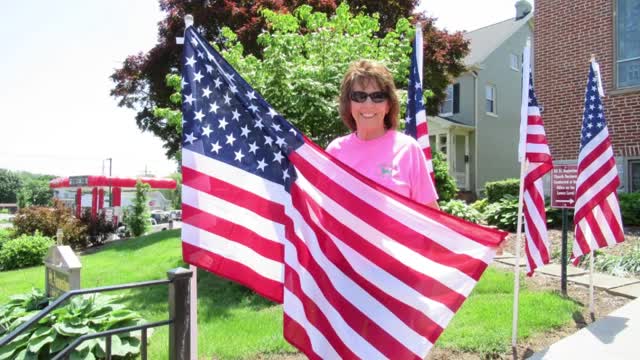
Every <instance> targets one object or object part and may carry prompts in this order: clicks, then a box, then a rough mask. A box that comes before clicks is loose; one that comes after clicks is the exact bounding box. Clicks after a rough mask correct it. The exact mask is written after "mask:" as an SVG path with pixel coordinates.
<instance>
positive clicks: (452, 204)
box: [440, 199, 482, 224]
mask: <svg viewBox="0 0 640 360" xmlns="http://www.w3.org/2000/svg"><path fill="white" fill-rule="evenodd" d="M440 209H441V210H442V211H444V212H446V213H448V214H451V215H453V216H457V217H459V218H461V219H464V220H467V221H471V222H474V223H476V224H477V223H479V222H480V220H482V216H481V214H480V212H479V211H478V210H476V209H474V208H473V207H471V206H470V205H468V204H467V203H466V202H464V201H462V200H456V199H453V200H449V201H447V202H441V203H440Z"/></svg>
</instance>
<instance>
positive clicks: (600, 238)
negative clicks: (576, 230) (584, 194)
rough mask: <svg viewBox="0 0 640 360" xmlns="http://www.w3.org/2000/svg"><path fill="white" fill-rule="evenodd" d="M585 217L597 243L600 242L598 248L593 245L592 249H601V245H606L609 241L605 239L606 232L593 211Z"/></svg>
mask: <svg viewBox="0 0 640 360" xmlns="http://www.w3.org/2000/svg"><path fill="white" fill-rule="evenodd" d="M594 209H595V208H594ZM584 219H585V220H586V221H587V225H588V226H589V230H590V231H591V233H592V234H593V237H594V238H595V240H596V244H598V246H597V247H596V248H593V247H592V248H591V250H595V249H599V248H601V247H606V246H607V241H606V240H605V239H604V234H603V233H602V230H601V229H600V224H598V220H597V219H596V217H595V215H594V213H593V211H592V212H590V213H588V214H587V215H586V216H585V217H584Z"/></svg>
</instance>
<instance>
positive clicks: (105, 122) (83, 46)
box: [0, 0, 515, 177]
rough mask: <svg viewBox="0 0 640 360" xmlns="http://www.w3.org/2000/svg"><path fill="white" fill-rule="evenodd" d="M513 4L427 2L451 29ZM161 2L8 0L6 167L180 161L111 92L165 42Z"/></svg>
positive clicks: (1, 23)
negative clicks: (131, 64) (136, 57)
mask: <svg viewBox="0 0 640 360" xmlns="http://www.w3.org/2000/svg"><path fill="white" fill-rule="evenodd" d="M514 3H515V0H484V1H477V0H422V1H421V4H420V7H419V9H420V10H425V11H426V12H427V14H428V15H431V16H433V17H436V18H438V20H437V22H436V25H437V26H438V27H440V28H445V29H447V30H449V31H458V30H474V29H477V28H479V27H482V26H486V25H490V24H493V23H496V22H499V21H502V20H505V19H508V18H512V17H514V16H515V7H514ZM161 19H162V13H161V11H160V9H159V7H158V1H157V0H109V1H87V0H60V1H55V2H54V1H50V0H23V1H2V2H1V3H0V43H1V44H2V50H1V52H0V65H1V66H0V81H1V86H0V169H9V170H12V171H19V170H20V171H29V172H32V173H39V174H49V175H56V176H74V175H102V174H104V175H109V162H110V161H109V160H107V159H109V158H110V159H112V161H111V165H112V175H113V176H132V177H133V176H139V175H144V174H147V175H149V174H152V175H155V176H159V177H164V176H167V175H169V174H170V173H172V172H174V171H175V170H176V167H177V164H176V163H175V162H174V161H170V160H167V159H166V156H165V155H164V153H165V151H164V149H163V148H162V142H161V141H160V140H159V139H158V138H156V137H154V136H153V135H152V134H151V133H143V132H142V131H141V130H140V129H138V127H137V125H136V123H135V114H136V113H135V111H134V110H131V109H125V108H120V107H118V106H117V103H116V99H115V98H113V97H111V96H110V95H109V91H110V89H111V88H112V87H113V83H112V82H111V80H110V79H109V76H110V75H111V74H112V73H113V71H114V69H116V68H118V67H120V66H121V64H122V61H123V60H124V59H125V58H126V57H127V56H128V55H132V54H136V53H138V52H141V51H142V52H146V51H148V50H149V49H151V48H152V47H153V46H154V45H155V44H156V43H157V23H158V21H160V20H161Z"/></svg>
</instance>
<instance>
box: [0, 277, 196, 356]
mask: <svg viewBox="0 0 640 360" xmlns="http://www.w3.org/2000/svg"><path fill="white" fill-rule="evenodd" d="M191 276H192V271H191V270H187V269H184V268H177V269H173V270H170V271H168V272H167V277H168V279H167V280H155V281H144V282H139V283H131V284H123V285H114V286H104V287H99V288H92V289H79V290H71V291H69V292H66V293H64V294H63V295H62V296H60V297H59V298H57V299H56V300H55V301H53V302H52V303H51V304H49V306H47V307H46V308H44V309H42V311H40V312H39V313H38V314H36V315H35V316H34V317H32V318H31V319H29V321H27V322H25V323H23V324H22V325H20V326H18V327H17V328H16V329H15V330H13V331H12V332H11V333H9V335H7V336H5V337H3V338H2V339H0V347H2V346H5V345H7V344H9V343H10V342H11V341H12V340H13V339H15V338H16V337H18V336H19V335H20V334H22V333H23V332H24V331H25V330H26V329H28V328H29V327H30V326H31V325H33V324H35V323H36V322H38V321H40V320H41V319H42V318H44V317H45V316H47V315H48V314H49V313H50V312H51V311H53V310H55V309H56V308H58V307H59V306H60V305H62V304H63V303H64V302H66V301H67V300H68V299H70V298H72V297H74V296H77V295H84V294H94V293H99V292H106V291H115V290H124V289H134V288H141V287H149V286H156V285H165V284H167V285H169V319H168V320H163V321H157V322H151V323H146V324H141V325H136V326H128V327H123V328H117V329H111V330H107V331H102V332H99V333H93V334H86V335H82V336H80V337H79V338H77V339H75V340H74V341H73V342H72V343H71V344H69V345H67V347H65V348H64V349H62V350H61V351H60V352H59V353H58V354H56V356H55V357H54V358H53V359H52V360H61V359H67V358H68V357H69V356H70V353H71V352H72V351H73V350H74V349H75V348H76V347H77V346H78V345H80V344H81V343H82V342H83V341H86V340H90V339H95V338H101V337H104V338H106V342H105V344H106V351H105V353H106V356H107V359H108V360H110V359H111V336H112V335H115V334H120V333H125V332H130V331H138V330H140V331H141V339H140V346H141V347H140V356H141V358H142V359H143V360H146V359H147V329H149V328H155V327H159V326H165V325H168V326H169V359H171V360H174V359H175V360H178V359H189V358H190V356H191V348H190V346H191V339H190V332H189V331H190V329H189V328H190V313H189V311H190V298H189V290H190V279H191Z"/></svg>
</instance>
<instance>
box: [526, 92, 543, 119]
mask: <svg viewBox="0 0 640 360" xmlns="http://www.w3.org/2000/svg"><path fill="white" fill-rule="evenodd" d="M528 96H529V95H527V97H528ZM527 114H528V116H540V108H539V107H538V106H529V107H528V108H527Z"/></svg>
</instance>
